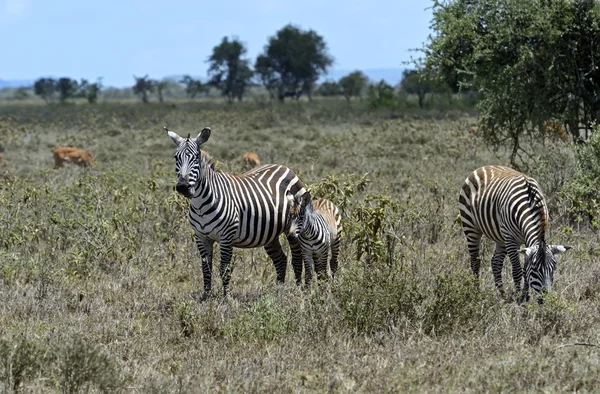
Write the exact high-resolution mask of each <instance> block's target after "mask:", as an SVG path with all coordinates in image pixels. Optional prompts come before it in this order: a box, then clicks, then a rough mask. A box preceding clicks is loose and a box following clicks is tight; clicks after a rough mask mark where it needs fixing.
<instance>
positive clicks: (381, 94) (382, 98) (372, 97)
mask: <svg viewBox="0 0 600 394" xmlns="http://www.w3.org/2000/svg"><path fill="white" fill-rule="evenodd" d="M367 97H368V100H369V105H370V106H371V107H372V108H379V107H393V106H394V105H395V103H396V101H395V100H394V88H393V87H391V86H390V85H389V84H388V83H387V82H385V81H384V80H383V79H382V80H381V81H379V83H378V84H371V85H369V88H368V90H367Z"/></svg>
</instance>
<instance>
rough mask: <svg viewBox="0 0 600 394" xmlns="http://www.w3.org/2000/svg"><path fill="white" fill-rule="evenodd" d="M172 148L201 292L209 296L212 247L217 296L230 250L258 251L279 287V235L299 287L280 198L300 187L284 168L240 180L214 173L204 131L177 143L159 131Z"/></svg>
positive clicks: (294, 248) (298, 264)
mask: <svg viewBox="0 0 600 394" xmlns="http://www.w3.org/2000/svg"><path fill="white" fill-rule="evenodd" d="M165 130H166V131H167V133H168V135H169V137H170V138H171V140H173V142H174V143H175V144H176V145H177V151H176V152H175V171H176V172H177V185H176V187H175V188H176V190H177V191H178V192H179V193H180V194H181V195H183V196H184V197H187V198H189V199H190V211H189V219H190V223H191V225H192V227H193V228H194V231H195V237H196V244H197V245H198V250H199V251H200V256H201V257H202V274H203V277H204V292H205V295H208V294H209V293H210V290H211V285H212V283H211V278H212V255H213V245H214V243H215V242H218V243H219V244H220V246H221V266H220V273H221V278H222V281H223V294H224V295H225V296H227V294H228V286H229V280H230V279H231V273H230V269H229V263H230V261H231V255H232V252H233V248H234V247H237V248H255V247H259V246H264V248H265V250H266V252H267V254H268V255H269V257H270V258H271V260H272V261H273V264H274V265H275V269H276V271H277V281H278V282H284V281H285V271H286V266H287V257H286V255H285V253H284V252H283V250H282V248H281V244H280V243H279V235H280V234H282V233H285V234H288V236H287V239H288V242H289V244H290V249H291V252H292V266H293V268H294V273H295V275H296V281H297V282H298V283H299V282H300V280H301V276H302V251H301V248H300V243H299V242H298V239H297V237H296V236H295V235H294V234H291V233H289V228H290V223H291V221H290V212H289V211H290V206H289V202H288V199H287V197H286V193H291V194H292V195H294V196H297V197H298V198H299V197H300V196H301V195H302V194H303V193H304V192H305V189H304V185H303V184H302V181H300V179H298V177H297V176H296V174H294V172H292V170H290V169H289V168H287V167H285V166H282V165H277V164H267V165H263V166H262V167H259V168H256V169H254V170H253V171H250V172H247V173H245V174H242V175H232V174H225V173H219V172H216V171H215V169H214V161H213V160H212V159H211V158H210V156H208V155H207V154H206V153H205V152H202V151H201V147H202V145H203V144H204V143H205V142H206V141H207V140H208V138H209V137H210V133H211V130H210V128H208V127H205V128H204V129H203V130H202V132H200V134H199V135H198V137H196V138H190V136H189V134H188V137H187V138H183V137H180V136H179V135H177V134H176V133H175V132H173V131H170V130H168V129H167V128H166V127H165Z"/></svg>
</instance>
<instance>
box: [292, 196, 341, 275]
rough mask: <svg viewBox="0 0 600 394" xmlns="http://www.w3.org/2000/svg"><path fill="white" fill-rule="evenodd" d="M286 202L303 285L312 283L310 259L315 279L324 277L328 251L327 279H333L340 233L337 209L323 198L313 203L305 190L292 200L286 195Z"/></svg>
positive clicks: (339, 218) (336, 265) (339, 219)
mask: <svg viewBox="0 0 600 394" xmlns="http://www.w3.org/2000/svg"><path fill="white" fill-rule="evenodd" d="M288 199H289V200H290V204H292V205H293V209H292V217H293V225H292V229H291V231H292V232H295V233H296V234H297V235H298V238H299V239H300V245H302V257H303V258H304V275H305V277H304V278H305V282H306V284H309V283H310V281H311V280H312V268H313V259H314V260H315V271H316V273H317V278H318V279H324V278H325V277H326V276H327V257H328V255H329V249H331V260H330V267H331V276H332V278H333V277H335V273H336V272H337V267H338V255H339V250H340V239H341V234H342V217H341V215H340V211H339V209H338V207H337V206H336V205H335V204H334V203H332V202H331V201H329V200H326V199H316V200H313V199H312V197H311V195H310V192H309V191H307V192H305V193H304V194H303V195H302V196H300V197H295V198H294V197H293V196H292V195H291V194H288ZM294 226H295V228H294Z"/></svg>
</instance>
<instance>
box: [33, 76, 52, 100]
mask: <svg viewBox="0 0 600 394" xmlns="http://www.w3.org/2000/svg"><path fill="white" fill-rule="evenodd" d="M55 91H56V81H55V80H54V79H53V78H40V79H38V80H36V81H35V83H34V84H33V92H34V93H35V95H36V96H40V97H41V98H42V99H43V100H44V101H45V102H46V104H47V103H48V102H49V101H50V98H51V97H52V96H53V95H54V92H55Z"/></svg>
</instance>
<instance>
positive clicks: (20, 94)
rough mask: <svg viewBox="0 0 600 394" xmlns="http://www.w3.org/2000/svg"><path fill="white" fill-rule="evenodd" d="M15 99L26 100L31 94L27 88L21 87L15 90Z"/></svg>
mask: <svg viewBox="0 0 600 394" xmlns="http://www.w3.org/2000/svg"><path fill="white" fill-rule="evenodd" d="M13 97H14V99H15V100H25V99H27V98H28V97H29V92H28V91H27V88H25V87H20V88H17V89H16V90H15V93H14V96H13Z"/></svg>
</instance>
